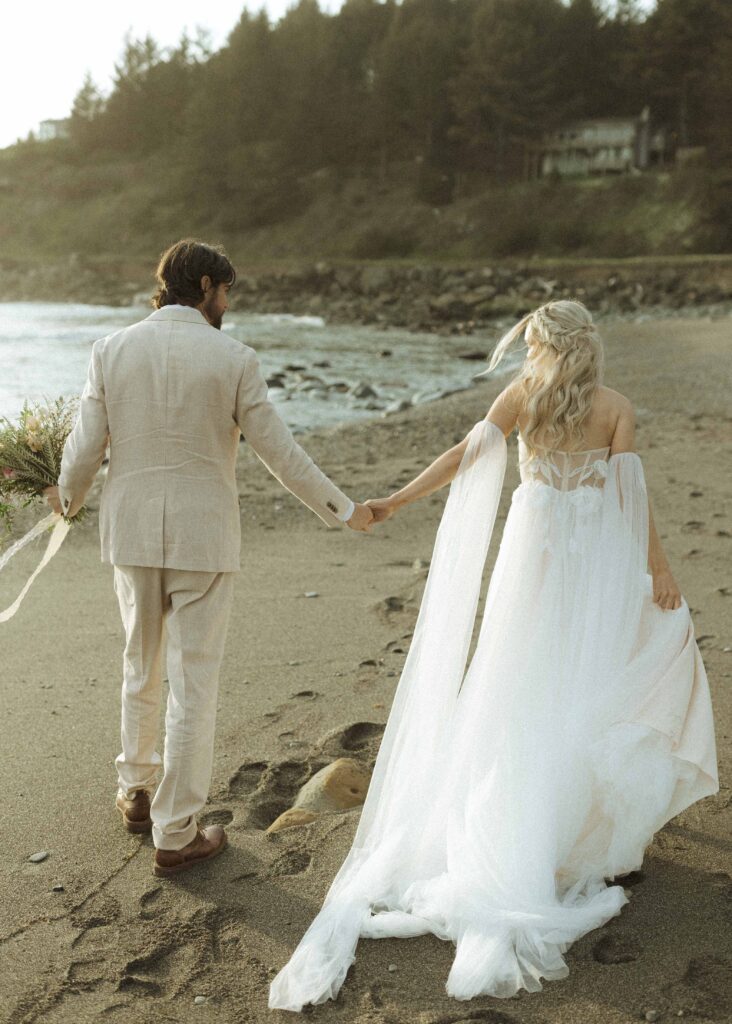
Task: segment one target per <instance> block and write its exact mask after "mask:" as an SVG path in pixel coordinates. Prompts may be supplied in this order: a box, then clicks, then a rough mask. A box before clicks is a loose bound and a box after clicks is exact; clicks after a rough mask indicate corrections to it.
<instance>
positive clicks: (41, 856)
mask: <svg viewBox="0 0 732 1024" xmlns="http://www.w3.org/2000/svg"><path fill="white" fill-rule="evenodd" d="M46 857H48V850H39V851H38V853H32V854H31V855H30V857H29V858H28V860H29V861H30V862H31V863H32V864H40V863H41V861H42V860H45V859H46Z"/></svg>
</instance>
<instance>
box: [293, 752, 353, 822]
mask: <svg viewBox="0 0 732 1024" xmlns="http://www.w3.org/2000/svg"><path fill="white" fill-rule="evenodd" d="M370 779H371V774H370V772H368V771H367V770H366V769H365V768H364V767H363V766H362V765H360V764H359V763H358V761H354V760H353V759H352V758H350V757H339V758H338V760H337V761H333V762H332V764H328V765H326V766H325V768H321V769H320V771H319V772H316V773H315V775H313V777H312V779H310V780H309V781H308V782H306V783H305V785H304V786H303V787H302V789H301V790H300V792H299V793H298V795H297V799H296V800H295V804H294V807H293V808H292V809H293V811H294V810H298V811H306V812H314V813H318V814H319V813H323V812H332V811H346V810H348V809H349V808H350V807H359V806H360V805H361V804H362V803H363V802H364V800H365V799H366V791H367V790H368V788H369V781H370Z"/></svg>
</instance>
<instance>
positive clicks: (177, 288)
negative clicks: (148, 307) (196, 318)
mask: <svg viewBox="0 0 732 1024" xmlns="http://www.w3.org/2000/svg"><path fill="white" fill-rule="evenodd" d="M204 274H208V276H209V277H210V278H211V281H212V282H213V285H214V287H217V286H218V285H220V284H221V283H222V282H223V283H224V284H233V283H234V281H235V280H236V271H235V270H234V267H233V266H232V264H231V261H230V260H229V257H228V256H227V255H226V253H225V252H224V250H223V248H222V247H221V246H220V245H207V244H206V242H198V241H196V239H195V238H182V239H181V240H180V242H176V243H175V245H171V246H170V248H169V249H166V250H165V252H164V253H163V254H162V256H161V257H160V262H159V263H158V269H157V271H156V272H155V278H156V280H157V282H158V290H157V292H156V293H155V295H154V296H153V300H152V302H153V305H154V306H155V308H156V309H160V307H161V306H170V305H172V304H173V303H180V304H181V305H182V306H197V305H198V304H199V303H200V302H203V290H202V289H201V278H202V277H203V276H204Z"/></svg>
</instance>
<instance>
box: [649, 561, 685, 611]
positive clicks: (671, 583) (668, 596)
mask: <svg viewBox="0 0 732 1024" xmlns="http://www.w3.org/2000/svg"><path fill="white" fill-rule="evenodd" d="M653 600H654V601H655V602H656V604H658V605H660V607H661V608H663V609H664V611H669V610H671V609H674V608H680V607H681V591H680V590H679V587H678V584H677V583H676V580H675V579H674V578H673V575H672V573H671V570H670V569H661V570H659V571H658V572H654V573H653Z"/></svg>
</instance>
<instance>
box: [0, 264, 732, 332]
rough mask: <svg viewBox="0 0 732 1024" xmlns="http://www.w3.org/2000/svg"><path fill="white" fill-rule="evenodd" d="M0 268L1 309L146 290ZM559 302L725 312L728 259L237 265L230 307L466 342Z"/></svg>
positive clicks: (619, 310)
mask: <svg viewBox="0 0 732 1024" xmlns="http://www.w3.org/2000/svg"><path fill="white" fill-rule="evenodd" d="M234 258H235V253H234ZM0 270H1V271H2V276H1V277H0V282H1V283H0V301H6V302H11V301H16V302H17V301H36V302H37V301H55V302H84V303H91V304H101V305H113V306H124V305H130V304H146V303H147V302H149V300H150V296H151V294H152V291H153V288H152V287H151V284H150V283H149V279H150V275H149V269H141V266H140V265H139V264H134V263H127V264H122V263H120V261H118V260H117V261H114V260H111V259H106V260H102V259H92V258H90V257H84V256H82V255H80V254H78V253H72V254H70V256H69V259H68V260H66V261H64V262H63V263H61V262H56V263H48V264H43V265H40V264H33V265H29V264H28V263H25V262H23V261H18V260H8V259H5V260H0ZM558 298H579V299H581V300H582V301H583V302H585V303H586V304H587V305H588V306H589V307H590V309H592V311H593V313H594V314H595V315H596V316H597V317H598V318H600V319H602V318H606V317H617V316H621V317H625V316H631V317H635V316H638V315H644V314H645V315H661V314H665V315H668V314H669V313H671V314H672V315H673V314H674V313H676V314H677V315H678V314H679V313H683V314H685V315H686V314H689V313H691V314H692V315H694V314H696V315H708V314H714V313H717V312H723V313H724V312H728V311H729V310H730V309H732V257H726V256H715V257H711V256H710V257H708V258H704V259H700V258H689V259H683V258H678V259H677V258H671V257H669V258H666V259H639V260H615V261H613V260H609V261H591V262H590V261H585V262H579V261H578V262H566V261H565V262H556V263H552V262H548V261H544V262H542V263H541V264H536V263H523V264H519V263H510V262H508V261H501V262H498V261H496V262H493V263H484V264H481V265H479V266H476V265H470V266H458V265H456V266H450V265H437V264H427V263H413V264H406V263H399V264H393V263H345V264H344V263H337V262H333V261H326V260H321V261H318V262H316V263H306V264H302V265H299V266H288V267H265V268H257V269H252V270H248V269H246V268H242V267H240V272H239V277H238V281H237V286H236V288H235V289H234V291H233V292H232V309H234V310H240V311H249V312H256V313H289V314H292V315H295V316H304V315H316V316H322V317H324V318H325V319H326V320H328V321H331V322H333V323H362V324H375V325H377V326H381V327H401V328H406V329H408V330H415V331H436V332H440V333H452V334H455V333H458V334H472V333H473V332H474V331H476V330H480V329H482V328H484V327H486V326H489V325H492V324H495V323H496V322H499V321H501V320H503V319H514V318H516V317H520V316H522V315H523V314H524V313H525V312H527V311H528V310H530V309H532V308H534V307H535V306H537V305H540V304H541V303H543V302H547V301H549V300H551V299H558Z"/></svg>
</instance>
